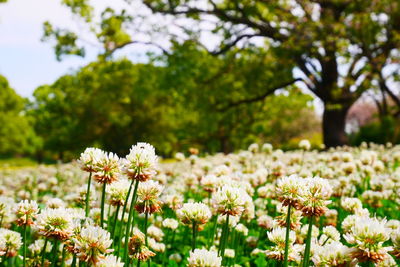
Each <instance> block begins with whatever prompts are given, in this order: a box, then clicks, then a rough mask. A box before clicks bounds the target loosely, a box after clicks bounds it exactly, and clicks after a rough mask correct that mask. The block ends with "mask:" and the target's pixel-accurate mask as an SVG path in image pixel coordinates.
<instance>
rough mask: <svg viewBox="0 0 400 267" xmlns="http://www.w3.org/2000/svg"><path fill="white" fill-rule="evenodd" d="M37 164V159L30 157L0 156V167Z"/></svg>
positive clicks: (32, 165)
mask: <svg viewBox="0 0 400 267" xmlns="http://www.w3.org/2000/svg"><path fill="white" fill-rule="evenodd" d="M37 165H38V163H37V161H35V160H33V159H31V158H0V169H15V168H22V167H34V166H37Z"/></svg>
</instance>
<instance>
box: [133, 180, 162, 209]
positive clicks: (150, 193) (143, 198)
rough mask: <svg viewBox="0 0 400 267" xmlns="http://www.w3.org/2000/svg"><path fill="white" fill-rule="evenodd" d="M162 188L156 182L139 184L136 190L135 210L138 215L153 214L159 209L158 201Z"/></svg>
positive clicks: (150, 181)
mask: <svg viewBox="0 0 400 267" xmlns="http://www.w3.org/2000/svg"><path fill="white" fill-rule="evenodd" d="M163 189H164V187H163V186H162V185H160V184H159V183H158V182H156V181H153V180H149V181H145V182H141V183H140V184H139V187H138V190H137V203H136V205H135V209H136V210H137V211H138V212H139V213H150V214H151V213H154V212H157V211H159V210H160V209H161V206H160V201H159V200H158V198H159V196H160V194H161V192H162V191H163Z"/></svg>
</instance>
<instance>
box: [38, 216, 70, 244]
mask: <svg viewBox="0 0 400 267" xmlns="http://www.w3.org/2000/svg"><path fill="white" fill-rule="evenodd" d="M72 219H73V218H72V217H71V214H70V213H69V212H68V211H67V210H66V209H65V208H58V209H49V208H46V209H44V210H42V212H41V213H40V214H39V215H38V216H37V220H36V224H35V227H36V228H37V230H38V231H39V234H41V235H43V236H45V237H48V238H56V239H59V240H66V239H67V238H68V237H69V236H70V235H71V234H72Z"/></svg>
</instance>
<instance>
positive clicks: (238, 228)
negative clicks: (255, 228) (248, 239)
mask: <svg viewBox="0 0 400 267" xmlns="http://www.w3.org/2000/svg"><path fill="white" fill-rule="evenodd" d="M235 230H236V231H237V232H239V233H242V234H243V235H244V236H247V235H248V234H249V229H248V228H247V227H246V226H245V225H244V224H242V223H239V224H237V225H236V227H235Z"/></svg>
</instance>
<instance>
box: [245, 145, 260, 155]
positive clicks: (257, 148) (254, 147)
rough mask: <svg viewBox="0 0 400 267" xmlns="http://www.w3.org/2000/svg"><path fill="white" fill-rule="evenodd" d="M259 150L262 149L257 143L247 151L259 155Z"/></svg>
mask: <svg viewBox="0 0 400 267" xmlns="http://www.w3.org/2000/svg"><path fill="white" fill-rule="evenodd" d="M259 149H260V147H259V145H258V144H256V143H253V144H251V145H249V148H247V150H248V151H250V152H252V153H257V152H258V150H259Z"/></svg>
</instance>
